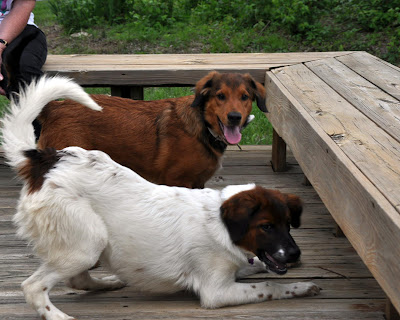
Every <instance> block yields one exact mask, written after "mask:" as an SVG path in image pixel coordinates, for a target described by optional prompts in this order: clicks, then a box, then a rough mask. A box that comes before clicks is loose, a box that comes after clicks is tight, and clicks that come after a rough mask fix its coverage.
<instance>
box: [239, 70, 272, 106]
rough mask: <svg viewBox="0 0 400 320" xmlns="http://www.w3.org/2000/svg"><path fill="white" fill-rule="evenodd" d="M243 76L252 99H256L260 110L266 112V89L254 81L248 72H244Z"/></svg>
mask: <svg viewBox="0 0 400 320" xmlns="http://www.w3.org/2000/svg"><path fill="white" fill-rule="evenodd" d="M243 77H244V78H245V79H246V81H247V83H248V88H249V91H250V93H251V95H252V100H253V101H254V100H256V103H257V106H258V108H259V109H260V110H261V111H262V112H268V109H267V106H266V104H265V103H266V91H265V88H264V86H263V85H262V84H261V83H259V82H257V81H255V80H254V79H253V77H252V76H251V75H250V74H248V73H246V74H245V75H244V76H243Z"/></svg>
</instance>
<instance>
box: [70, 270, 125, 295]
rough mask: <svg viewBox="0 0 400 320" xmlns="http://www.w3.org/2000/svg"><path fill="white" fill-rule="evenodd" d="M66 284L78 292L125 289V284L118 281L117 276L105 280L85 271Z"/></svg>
mask: <svg viewBox="0 0 400 320" xmlns="http://www.w3.org/2000/svg"><path fill="white" fill-rule="evenodd" d="M65 284H66V285H67V286H69V287H71V288H73V289H78V290H87V291H95V290H116V289H120V288H123V287H125V285H126V284H125V283H124V282H122V281H121V280H119V279H118V277H117V276H109V277H104V278H101V279H99V278H95V277H92V276H91V275H90V274H89V272H88V271H84V272H82V273H80V274H78V275H77V276H75V277H72V278H70V279H69V280H67V281H66V282H65Z"/></svg>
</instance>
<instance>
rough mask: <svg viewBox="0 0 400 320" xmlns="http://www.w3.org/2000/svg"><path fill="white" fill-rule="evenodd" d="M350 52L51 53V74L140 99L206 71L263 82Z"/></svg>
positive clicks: (188, 82)
mask: <svg viewBox="0 0 400 320" xmlns="http://www.w3.org/2000/svg"><path fill="white" fill-rule="evenodd" d="M346 53H347V52H308V53H284V54H282V53H232V54H231V53H229V54H224V53H222V54H146V55H144V54H139V55H81V54H75V55H49V56H48V58H47V61H46V64H45V66H44V71H45V72H46V73H48V74H51V75H55V74H60V75H65V76H68V77H71V78H74V79H75V80H76V81H77V82H78V83H79V84H81V85H82V86H87V87H111V94H112V95H117V96H122V97H126V98H134V99H142V98H143V88H144V87H162V86H169V87H179V86H186V87H191V86H193V85H195V84H196V82H197V81H198V80H199V79H200V78H202V77H203V76H205V75H206V74H207V73H208V72H210V71H212V70H216V71H219V72H241V73H246V72H248V73H250V74H251V75H252V76H253V77H254V78H255V79H256V80H257V81H259V82H261V83H264V81H265V73H266V71H268V70H271V69H273V68H277V67H282V66H288V65H292V64H297V63H302V62H305V61H313V60H318V59H322V58H329V57H335V56H338V55H345V54H346Z"/></svg>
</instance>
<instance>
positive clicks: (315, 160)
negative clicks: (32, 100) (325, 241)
mask: <svg viewBox="0 0 400 320" xmlns="http://www.w3.org/2000/svg"><path fill="white" fill-rule="evenodd" d="M44 69H45V71H46V72H47V73H48V74H61V75H66V76H69V77H72V78H74V79H75V80H76V81H77V82H78V83H80V84H81V85H83V86H92V87H97V86H101V87H111V93H112V94H113V95H118V96H123V97H129V98H135V99H142V98H143V88H144V87H156V86H193V85H194V84H195V83H196V82H197V81H198V80H199V79H200V78H201V77H202V76H204V75H205V74H207V73H208V72H209V71H211V70H217V71H220V72H241V73H244V72H248V73H250V74H251V75H252V76H253V77H254V78H255V79H256V80H257V81H259V82H261V83H265V86H266V88H267V106H268V108H269V110H270V113H269V114H267V116H268V118H269V120H270V122H271V123H272V125H273V127H274V130H275V131H274V142H273V156H272V163H273V166H274V168H275V169H276V170H277V171H282V170H284V169H285V155H286V144H287V145H288V146H289V147H290V148H291V150H292V151H293V154H294V155H295V157H296V159H297V160H298V162H299V163H300V165H301V167H302V169H303V171H304V173H305V175H306V176H307V178H308V180H309V181H310V182H311V183H312V185H313V186H314V188H315V189H316V191H317V192H318V194H319V195H320V197H321V198H322V200H323V201H324V203H325V205H326V206H327V208H328V209H329V211H330V212H331V214H332V216H333V217H334V219H335V220H336V222H337V223H338V225H339V226H340V228H341V229H342V230H343V232H344V234H345V235H346V236H347V237H348V239H349V240H350V242H351V243H352V245H353V246H354V248H355V249H356V250H357V252H358V254H359V255H360V256H361V258H362V259H363V261H364V263H365V264H366V265H367V266H368V268H369V270H370V271H371V272H372V274H373V275H374V277H375V278H376V279H377V281H378V282H379V284H380V285H381V286H382V288H383V289H384V291H385V292H386V294H387V296H388V297H389V299H390V301H391V302H392V304H390V303H388V312H387V315H388V317H392V319H394V318H395V317H396V316H398V315H397V313H396V309H397V311H400V192H399V191H400V102H399V100H400V70H399V69H398V68H396V67H395V66H392V65H390V64H388V63H386V62H384V61H382V60H379V59H377V58H376V57H374V56H371V55H369V54H367V53H365V52H326V53H323V52H316V53H271V54H268V53H250V54H189V55H187V54H185V55H181V54H165V55H60V56H58V55H57V56H52V55H50V56H49V57H48V60H47V62H46V65H45V68H44ZM388 301H389V300H388Z"/></svg>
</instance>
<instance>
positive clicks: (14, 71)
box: [0, 25, 47, 96]
mask: <svg viewBox="0 0 400 320" xmlns="http://www.w3.org/2000/svg"><path fill="white" fill-rule="evenodd" d="M46 57H47V42H46V36H45V35H44V33H43V32H42V31H41V30H40V29H38V28H36V27H35V26H32V25H27V26H26V27H25V29H24V30H23V31H22V32H21V34H20V35H19V36H18V37H17V38H15V39H14V40H13V41H12V42H11V43H10V44H9V45H8V47H7V48H6V49H5V50H4V51H3V56H2V58H3V64H2V66H1V73H2V74H3V76H4V80H3V81H1V82H0V86H1V87H2V88H4V89H5V91H6V92H7V96H9V95H10V94H11V92H18V91H19V88H20V85H24V83H27V84H29V83H30V82H31V81H32V80H34V79H36V78H37V77H40V76H41V75H43V71H42V67H43V65H44V63H45V61H46Z"/></svg>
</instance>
